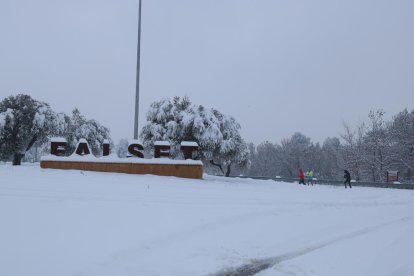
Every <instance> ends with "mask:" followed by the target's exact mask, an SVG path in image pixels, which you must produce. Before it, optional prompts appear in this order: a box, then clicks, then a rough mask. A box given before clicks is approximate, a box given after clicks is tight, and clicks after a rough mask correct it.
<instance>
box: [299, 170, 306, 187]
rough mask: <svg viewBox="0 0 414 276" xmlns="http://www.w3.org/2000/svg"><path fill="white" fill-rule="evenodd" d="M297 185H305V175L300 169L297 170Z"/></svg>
mask: <svg viewBox="0 0 414 276" xmlns="http://www.w3.org/2000/svg"><path fill="white" fill-rule="evenodd" d="M299 184H303V185H306V184H305V173H304V172H303V170H302V169H299Z"/></svg>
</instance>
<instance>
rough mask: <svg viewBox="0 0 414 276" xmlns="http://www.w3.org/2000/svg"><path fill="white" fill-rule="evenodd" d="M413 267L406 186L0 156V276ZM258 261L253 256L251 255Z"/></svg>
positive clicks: (412, 196) (413, 227)
mask: <svg viewBox="0 0 414 276" xmlns="http://www.w3.org/2000/svg"><path fill="white" fill-rule="evenodd" d="M252 261H256V262H264V263H266V264H268V267H269V268H267V269H266V270H263V271H261V272H259V273H258V274H257V275H260V276H267V275H318V276H321V275H327V276H332V275H335V276H339V275H346V276H349V275H352V276H357V275H376V276H380V275H384V276H385V275H386V276H391V275H395V276H397V275H398V276H401V275H407V276H408V275H410V276H411V275H414V191H408V190H392V189H375V188H362V187H354V188H352V189H345V188H343V187H334V186H313V187H308V186H303V185H298V184H292V183H278V182H273V181H260V180H250V179H226V178H218V177H211V176H205V179H204V180H190V179H178V178H174V177H159V176H149V175H124V174H115V173H95V172H80V171H60V170H43V169H40V167H39V165H38V164H37V165H24V166H18V167H12V166H11V165H4V164H3V165H0V275H31V276H33V275H41V276H48V275H54V276H56V275H89V276H90V275H99V276H104V275H117V276H122V275H180V276H182V275H184V276H185V275H217V273H219V272H223V271H237V268H238V267H240V266H243V265H246V264H250V263H252ZM253 263H254V262H253Z"/></svg>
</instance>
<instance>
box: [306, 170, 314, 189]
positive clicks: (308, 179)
mask: <svg viewBox="0 0 414 276" xmlns="http://www.w3.org/2000/svg"><path fill="white" fill-rule="evenodd" d="M306 182H307V183H308V185H309V184H311V185H312V186H313V171H312V170H311V169H309V170H308V171H307V172H306Z"/></svg>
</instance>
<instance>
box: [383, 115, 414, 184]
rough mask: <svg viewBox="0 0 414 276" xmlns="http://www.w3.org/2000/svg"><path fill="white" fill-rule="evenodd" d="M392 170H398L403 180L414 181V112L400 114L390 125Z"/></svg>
mask: <svg viewBox="0 0 414 276" xmlns="http://www.w3.org/2000/svg"><path fill="white" fill-rule="evenodd" d="M389 134H390V137H391V149H390V156H391V158H392V161H391V166H392V169H398V170H399V171H400V176H401V178H402V179H406V180H411V181H413V180H414V110H412V111H411V112H408V111H407V109H405V110H403V111H402V112H400V113H398V114H397V115H396V116H395V117H394V118H393V121H392V123H391V124H390V125H389Z"/></svg>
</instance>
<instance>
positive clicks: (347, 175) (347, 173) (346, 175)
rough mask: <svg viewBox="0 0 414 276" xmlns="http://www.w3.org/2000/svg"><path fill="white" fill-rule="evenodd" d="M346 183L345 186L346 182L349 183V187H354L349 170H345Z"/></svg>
mask: <svg viewBox="0 0 414 276" xmlns="http://www.w3.org/2000/svg"><path fill="white" fill-rule="evenodd" d="M344 179H345V180H344V184H345V188H346V183H348V184H349V188H352V186H351V174H350V173H349V171H347V170H344Z"/></svg>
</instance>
